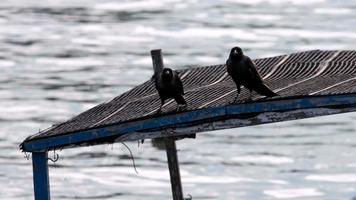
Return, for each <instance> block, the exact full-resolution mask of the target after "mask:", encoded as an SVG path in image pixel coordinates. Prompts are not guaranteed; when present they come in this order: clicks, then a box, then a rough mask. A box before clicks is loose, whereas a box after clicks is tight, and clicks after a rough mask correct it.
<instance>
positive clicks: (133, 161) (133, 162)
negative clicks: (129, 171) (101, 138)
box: [121, 142, 138, 174]
mask: <svg viewBox="0 0 356 200" xmlns="http://www.w3.org/2000/svg"><path fill="white" fill-rule="evenodd" d="M121 143H122V144H123V145H124V146H125V147H126V148H127V149H128V150H129V152H130V155H131V159H132V165H133V167H134V169H135V172H136V174H138V171H137V169H136V164H135V159H134V157H133V155H132V152H131V149H130V148H129V147H128V146H127V145H126V144H125V143H124V142H121Z"/></svg>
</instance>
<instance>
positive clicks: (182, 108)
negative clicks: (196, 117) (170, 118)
mask: <svg viewBox="0 0 356 200" xmlns="http://www.w3.org/2000/svg"><path fill="white" fill-rule="evenodd" d="M187 106H188V105H187V104H177V111H182V110H184V109H186V108H187Z"/></svg>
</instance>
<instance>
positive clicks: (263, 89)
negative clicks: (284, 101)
mask: <svg viewBox="0 0 356 200" xmlns="http://www.w3.org/2000/svg"><path fill="white" fill-rule="evenodd" d="M254 90H255V91H256V92H257V93H258V94H260V95H263V96H267V97H274V96H278V94H277V93H275V92H273V91H272V90H271V89H270V88H269V87H268V86H267V85H265V84H260V85H259V86H257V87H255V88H254Z"/></svg>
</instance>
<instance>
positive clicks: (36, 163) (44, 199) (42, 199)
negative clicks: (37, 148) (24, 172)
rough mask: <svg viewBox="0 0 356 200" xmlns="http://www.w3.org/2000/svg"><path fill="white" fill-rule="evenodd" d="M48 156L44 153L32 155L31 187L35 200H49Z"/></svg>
mask: <svg viewBox="0 0 356 200" xmlns="http://www.w3.org/2000/svg"><path fill="white" fill-rule="evenodd" d="M47 158H48V154H47V151H46V152H33V153H32V167H33V187H34V192H35V200H50V199H51V197H50V190H49V176H48V163H47Z"/></svg>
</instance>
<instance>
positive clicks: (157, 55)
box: [151, 49, 164, 75]
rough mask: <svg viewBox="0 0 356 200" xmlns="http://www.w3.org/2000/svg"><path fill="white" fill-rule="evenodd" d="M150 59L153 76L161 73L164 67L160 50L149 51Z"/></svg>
mask: <svg viewBox="0 0 356 200" xmlns="http://www.w3.org/2000/svg"><path fill="white" fill-rule="evenodd" d="M151 57H152V64H153V71H154V74H155V75H157V74H159V73H160V72H161V71H162V69H163V67H164V65H163V59H162V54H161V49H153V50H151Z"/></svg>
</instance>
